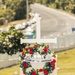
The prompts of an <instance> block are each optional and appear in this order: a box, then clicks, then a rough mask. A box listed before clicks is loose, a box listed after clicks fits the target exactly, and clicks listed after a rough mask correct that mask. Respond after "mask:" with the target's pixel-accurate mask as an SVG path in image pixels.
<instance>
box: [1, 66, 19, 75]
mask: <svg viewBox="0 0 75 75" xmlns="http://www.w3.org/2000/svg"><path fill="white" fill-rule="evenodd" d="M15 72H18V74H17V75H20V73H19V72H20V70H19V65H16V66H13V67H9V68H5V69H1V70H0V75H16V74H15Z"/></svg>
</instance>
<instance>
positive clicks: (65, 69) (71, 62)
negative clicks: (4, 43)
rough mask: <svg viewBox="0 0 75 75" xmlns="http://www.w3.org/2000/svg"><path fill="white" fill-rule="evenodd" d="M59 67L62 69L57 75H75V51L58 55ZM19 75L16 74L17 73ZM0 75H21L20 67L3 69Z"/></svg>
mask: <svg viewBox="0 0 75 75" xmlns="http://www.w3.org/2000/svg"><path fill="white" fill-rule="evenodd" d="M56 54H57V56H58V60H57V66H58V68H60V69H59V70H58V74H57V75H75V49H71V50H68V51H64V52H59V53H56ZM16 71H17V72H18V74H14V73H15V72H16ZM0 75H20V73H19V65H16V66H12V67H9V68H5V69H1V70H0Z"/></svg>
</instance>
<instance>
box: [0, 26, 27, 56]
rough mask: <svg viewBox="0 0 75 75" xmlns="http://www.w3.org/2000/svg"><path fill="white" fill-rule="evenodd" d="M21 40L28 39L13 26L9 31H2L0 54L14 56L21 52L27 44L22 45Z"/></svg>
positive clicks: (0, 33) (0, 35)
mask: <svg viewBox="0 0 75 75" xmlns="http://www.w3.org/2000/svg"><path fill="white" fill-rule="evenodd" d="M20 38H26V37H25V35H24V34H23V32H22V31H21V30H16V29H15V27H14V26H11V27H10V29H9V30H8V31H4V32H1V31H0V53H5V52H7V54H9V55H12V54H16V53H17V52H21V51H22V48H23V47H25V44H20Z"/></svg>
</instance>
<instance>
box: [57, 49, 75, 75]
mask: <svg viewBox="0 0 75 75" xmlns="http://www.w3.org/2000/svg"><path fill="white" fill-rule="evenodd" d="M57 55H58V61H57V62H58V64H57V65H58V67H59V68H60V69H59V70H58V75H75V49H72V50H68V51H64V52H60V53H57Z"/></svg>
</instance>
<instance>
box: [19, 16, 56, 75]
mask: <svg viewBox="0 0 75 75" xmlns="http://www.w3.org/2000/svg"><path fill="white" fill-rule="evenodd" d="M35 18H36V39H22V38H21V39H20V40H21V44H22V43H39V44H40V43H55V44H57V38H53V39H52V38H51V39H41V38H40V20H41V17H39V16H38V15H36V16H35ZM40 64H41V63H40ZM35 65H36V63H34V64H33V66H35ZM41 65H43V64H41ZM38 66H39V65H38ZM55 67H56V69H55V70H54V71H53V73H51V74H50V75H57V65H55ZM20 75H24V74H23V73H22V69H21V68H20ZM40 75H43V74H40Z"/></svg>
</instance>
